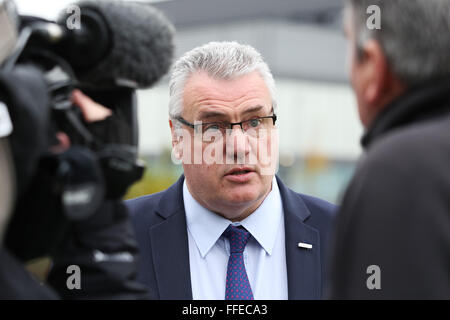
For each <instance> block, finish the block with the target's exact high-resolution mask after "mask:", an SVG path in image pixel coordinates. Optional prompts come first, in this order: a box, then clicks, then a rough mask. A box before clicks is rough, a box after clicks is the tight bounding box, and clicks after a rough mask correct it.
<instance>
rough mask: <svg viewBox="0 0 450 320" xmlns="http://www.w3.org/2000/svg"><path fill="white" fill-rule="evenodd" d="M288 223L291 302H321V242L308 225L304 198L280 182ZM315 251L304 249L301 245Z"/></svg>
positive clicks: (286, 225)
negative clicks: (308, 245)
mask: <svg viewBox="0 0 450 320" xmlns="http://www.w3.org/2000/svg"><path fill="white" fill-rule="evenodd" d="M277 181H278V186H279V189H280V194H281V198H282V201H283V210H284V219H285V235H286V237H285V239H286V240H285V241H286V265H287V276H288V297H289V299H290V300H304V299H306V300H310V299H320V298H321V263H320V238H319V233H318V231H317V230H316V229H314V228H312V227H311V226H308V225H307V224H306V223H305V221H306V219H307V218H308V217H309V216H310V215H311V213H310V211H309V209H308V208H307V207H306V205H305V203H304V202H303V200H302V198H301V197H300V196H299V195H298V194H296V193H295V192H293V191H291V190H289V189H288V188H286V187H285V186H284V184H283V183H282V182H281V180H280V179H278V177H277ZM300 242H301V243H306V244H311V245H312V249H305V248H300V247H299V246H298V244H299V243H300Z"/></svg>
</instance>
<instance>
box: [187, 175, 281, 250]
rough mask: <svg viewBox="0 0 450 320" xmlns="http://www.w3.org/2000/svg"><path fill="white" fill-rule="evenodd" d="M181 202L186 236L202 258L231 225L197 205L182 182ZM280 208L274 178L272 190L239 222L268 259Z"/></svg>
mask: <svg viewBox="0 0 450 320" xmlns="http://www.w3.org/2000/svg"><path fill="white" fill-rule="evenodd" d="M183 200H184V208H185V212H186V222H187V226H188V229H189V232H190V233H191V235H192V237H193V239H194V241H195V244H196V245H197V248H198V249H199V251H200V254H201V256H202V258H204V257H205V256H206V255H207V254H208V252H209V250H211V248H212V247H213V246H214V244H215V243H216V242H217V240H218V239H219V238H220V237H221V235H222V233H223V232H224V231H225V229H226V228H227V227H228V225H230V224H231V223H232V222H231V221H230V220H228V219H225V218H223V217H221V216H219V215H218V214H216V213H214V212H212V211H210V210H208V209H206V208H204V207H203V206H202V205H200V204H199V203H198V202H197V200H195V199H194V198H193V197H192V195H191V193H190V192H189V189H188V187H187V184H186V180H185V181H184V183H183ZM282 208H283V205H282V201H281V196H280V191H279V189H278V184H277V180H276V178H275V177H274V178H273V181H272V190H271V191H270V192H269V194H268V195H267V196H266V198H265V199H264V201H263V203H262V204H261V205H260V206H259V207H258V208H257V209H256V210H255V211H254V212H253V213H252V214H251V215H249V216H248V217H247V218H245V219H244V220H242V221H241V222H240V225H242V226H243V227H244V228H245V229H247V231H248V232H250V234H251V235H252V236H253V237H254V238H255V239H256V241H257V242H258V243H259V245H260V246H261V247H262V248H263V249H264V250H265V251H266V252H267V253H268V254H269V255H271V254H272V251H273V248H274V245H275V240H276V236H277V231H278V229H279V228H278V227H279V224H280V222H281V218H282V216H283V209H282Z"/></svg>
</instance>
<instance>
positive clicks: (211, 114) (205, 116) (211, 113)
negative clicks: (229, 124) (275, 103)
mask: <svg viewBox="0 0 450 320" xmlns="http://www.w3.org/2000/svg"><path fill="white" fill-rule="evenodd" d="M263 108H264V106H261V105H258V106H255V107H252V108H249V109H247V110H245V111H244V112H242V114H243V115H245V114H249V113H253V112H257V111H261V109H263ZM226 116H227V114H225V113H222V112H218V111H202V112H200V114H199V116H198V118H199V119H200V120H204V119H210V118H215V117H226Z"/></svg>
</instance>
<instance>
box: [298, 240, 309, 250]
mask: <svg viewBox="0 0 450 320" xmlns="http://www.w3.org/2000/svg"><path fill="white" fill-rule="evenodd" d="M298 247H299V248H303V249H308V250H311V249H312V244H309V243H303V242H299V243H298Z"/></svg>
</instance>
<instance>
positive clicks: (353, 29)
mask: <svg viewBox="0 0 450 320" xmlns="http://www.w3.org/2000/svg"><path fill="white" fill-rule="evenodd" d="M374 5H376V6H377V7H378V10H375V11H372V12H375V16H374V18H375V19H377V17H376V12H378V13H379V14H380V16H379V17H378V19H379V20H380V22H381V24H380V25H379V26H380V27H381V29H376V28H375V29H373V30H371V29H369V28H368V24H367V21H368V20H370V19H369V18H371V17H370V15H367V14H366V12H367V9H368V8H369V7H371V8H372V9H374V8H375V9H376V8H377V7H373V6H374ZM347 13H348V14H347V19H346V34H347V37H348V39H349V43H350V48H351V52H352V54H351V61H352V63H351V65H352V66H351V82H352V86H353V88H354V90H355V94H356V97H357V101H358V108H359V113H360V117H361V121H362V123H363V124H364V125H365V127H366V133H365V135H364V137H363V140H362V144H363V146H364V148H365V155H364V157H363V158H362V159H361V161H360V163H359V165H358V168H357V170H356V173H355V176H354V178H353V180H352V182H351V183H350V186H349V188H348V190H347V192H346V194H345V197H344V201H343V203H342V206H341V210H340V212H339V214H338V218H337V223H336V228H337V231H336V237H335V241H333V245H334V244H335V248H334V250H333V255H334V258H333V259H332V261H333V262H332V269H331V290H330V297H331V298H336V299H450V59H449V52H450V38H449V36H448V30H450V1H448V0H433V1H423V0H397V1H391V0H389V1H387V0H385V1H383V0H351V1H348V3H347ZM369 22H370V23H369V25H371V24H372V22H373V21H371V20H370V21H369Z"/></svg>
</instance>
